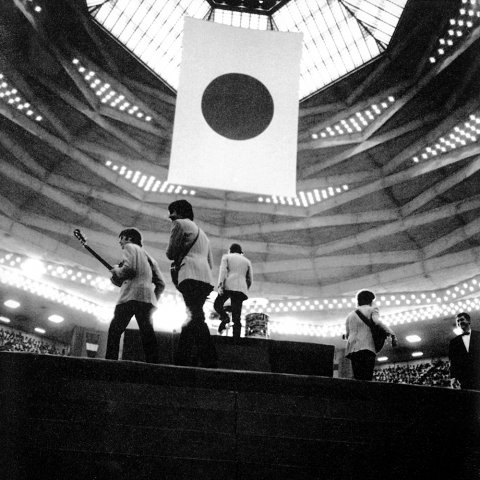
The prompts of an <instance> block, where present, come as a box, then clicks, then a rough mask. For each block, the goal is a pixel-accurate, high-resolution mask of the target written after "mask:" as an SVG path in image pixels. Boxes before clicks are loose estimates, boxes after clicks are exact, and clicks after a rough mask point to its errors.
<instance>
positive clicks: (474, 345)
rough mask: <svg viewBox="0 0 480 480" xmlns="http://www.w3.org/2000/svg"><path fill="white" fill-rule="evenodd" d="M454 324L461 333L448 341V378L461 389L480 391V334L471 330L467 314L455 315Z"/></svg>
mask: <svg viewBox="0 0 480 480" xmlns="http://www.w3.org/2000/svg"><path fill="white" fill-rule="evenodd" d="M456 322H457V326H458V327H459V328H461V329H462V333H461V334H460V335H458V336H456V337H455V338H454V339H453V340H451V341H450V346H449V351H448V356H449V358H450V376H451V377H452V378H456V379H457V380H458V381H459V382H460V386H461V387H462V389H470V390H480V332H479V331H476V330H472V328H471V320H470V315H469V314H468V313H465V312H461V313H459V314H457V316H456Z"/></svg>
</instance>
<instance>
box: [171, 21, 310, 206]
mask: <svg viewBox="0 0 480 480" xmlns="http://www.w3.org/2000/svg"><path fill="white" fill-rule="evenodd" d="M183 35H184V37H183V51H182V62H181V66H180V80H179V87H178V93H177V101H176V110H175V123H174V129H173V139H172V152H171V158H170V167H169V171H168V181H169V182H170V183H173V184H181V185H186V186H194V187H205V188H213V189H220V190H227V191H236V192H247V193H255V194H263V195H279V196H287V197H292V196H295V195H296V166H297V130H298V106H299V105H298V104H299V94H298V81H299V72H300V57H301V52H302V34H301V33H283V32H274V31H259V30H249V29H244V28H237V27H229V26H225V25H220V24H216V23H213V22H206V21H203V20H196V19H192V18H188V17H186V18H185V26H184V34H183Z"/></svg>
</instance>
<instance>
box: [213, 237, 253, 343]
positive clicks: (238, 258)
mask: <svg viewBox="0 0 480 480" xmlns="http://www.w3.org/2000/svg"><path fill="white" fill-rule="evenodd" d="M252 282H253V272H252V264H251V263H250V260H249V259H248V258H247V257H245V256H244V255H243V251H242V247H241V246H240V245H239V244H238V243H232V245H230V249H229V253H226V254H225V255H223V256H222V261H221V263H220V271H219V274H218V288H217V290H218V296H217V298H216V299H215V302H214V303H213V308H214V309H215V311H216V312H217V313H218V314H219V315H220V325H219V326H218V333H220V334H221V333H222V332H223V331H224V330H225V328H226V325H227V323H228V322H229V321H230V318H229V317H228V313H227V312H226V311H225V308H224V307H223V305H224V304H225V302H226V301H227V300H228V299H230V302H231V308H232V320H233V338H234V339H239V338H240V332H241V328H242V326H241V323H240V319H241V316H242V304H243V302H244V300H246V299H247V298H248V296H247V292H248V289H249V288H250V287H251V285H252Z"/></svg>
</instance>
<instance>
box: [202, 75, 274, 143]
mask: <svg viewBox="0 0 480 480" xmlns="http://www.w3.org/2000/svg"><path fill="white" fill-rule="evenodd" d="M202 114H203V117H204V118H205V120H206V122H207V123H208V125H209V126H210V127H211V128H212V130H214V131H215V132H217V133H218V134H219V135H222V136H223V137H226V138H229V139H230V140H248V139H250V138H255V137H257V136H258V135H260V134H261V133H262V132H264V131H265V130H266V129H267V127H268V126H269V125H270V122H271V121H272V118H273V98H272V96H271V95H270V92H269V91H268V89H267V87H266V86H265V85H264V84H263V83H262V82H260V81H259V80H257V79H256V78H253V77H251V76H250V75H244V74H242V73H227V74H225V75H220V76H219V77H217V78H215V79H214V80H212V81H211V82H210V84H209V85H208V86H207V88H206V89H205V91H204V92H203V96H202Z"/></svg>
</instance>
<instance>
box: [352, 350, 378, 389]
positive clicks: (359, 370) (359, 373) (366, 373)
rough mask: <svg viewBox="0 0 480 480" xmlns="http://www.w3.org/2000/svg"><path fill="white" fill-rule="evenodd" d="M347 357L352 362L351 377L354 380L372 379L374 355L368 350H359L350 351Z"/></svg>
mask: <svg viewBox="0 0 480 480" xmlns="http://www.w3.org/2000/svg"><path fill="white" fill-rule="evenodd" d="M348 358H349V359H350V361H351V362H352V370H353V378H355V379H356V380H369V381H371V380H372V379H373V369H374V368H375V358H376V355H375V354H374V353H373V352H372V351H370V350H359V351H358V352H354V353H351V354H350V355H349V356H348Z"/></svg>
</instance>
